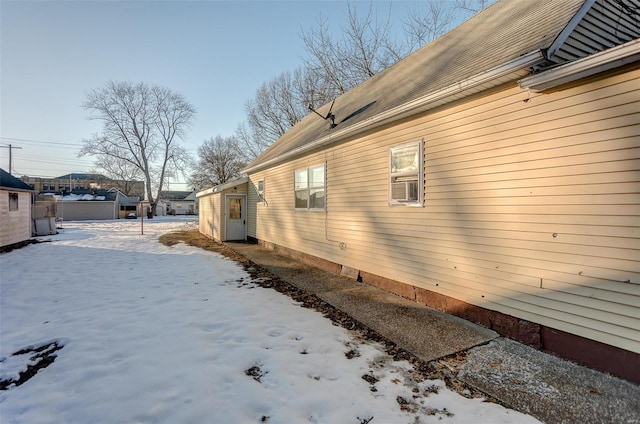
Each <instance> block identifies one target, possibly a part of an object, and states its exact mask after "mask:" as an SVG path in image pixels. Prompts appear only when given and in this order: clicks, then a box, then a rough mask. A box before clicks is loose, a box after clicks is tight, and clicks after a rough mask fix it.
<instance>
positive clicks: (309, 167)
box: [293, 163, 327, 212]
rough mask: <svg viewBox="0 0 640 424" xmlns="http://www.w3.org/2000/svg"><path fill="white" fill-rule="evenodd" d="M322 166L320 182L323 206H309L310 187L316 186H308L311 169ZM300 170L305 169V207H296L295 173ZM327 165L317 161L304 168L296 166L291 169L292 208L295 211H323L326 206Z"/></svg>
mask: <svg viewBox="0 0 640 424" xmlns="http://www.w3.org/2000/svg"><path fill="white" fill-rule="evenodd" d="M319 167H322V172H323V182H322V183H323V184H322V189H323V191H324V206H323V207H322V208H311V207H309V204H310V203H311V189H312V188H317V187H309V181H311V178H310V177H311V170H312V169H313V168H319ZM302 170H306V171H307V188H306V190H307V207H306V208H298V207H296V173H297V172H298V171H302ZM326 194H327V166H326V164H325V163H319V164H316V165H310V166H307V167H306V168H297V169H295V170H294V171H293V208H294V210H296V211H311V212H324V211H325V210H326V208H327V197H326Z"/></svg>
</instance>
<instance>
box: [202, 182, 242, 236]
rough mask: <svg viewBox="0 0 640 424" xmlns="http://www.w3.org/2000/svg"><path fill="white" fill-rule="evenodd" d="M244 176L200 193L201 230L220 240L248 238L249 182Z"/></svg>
mask: <svg viewBox="0 0 640 424" xmlns="http://www.w3.org/2000/svg"><path fill="white" fill-rule="evenodd" d="M248 181H249V179H248V178H247V177H243V178H240V179H237V180H234V181H230V182H227V183H224V184H220V185H217V186H215V187H213V188H210V189H208V190H203V191H200V192H198V194H197V197H198V201H199V209H200V211H199V219H198V228H199V230H200V232H201V233H202V234H204V235H206V236H207V237H209V238H212V239H214V240H217V241H231V240H234V241H237V240H246V239H247V229H246V219H247V218H246V213H247V212H246V211H247V191H248V185H247V182H248Z"/></svg>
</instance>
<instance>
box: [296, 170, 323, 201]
mask: <svg viewBox="0 0 640 424" xmlns="http://www.w3.org/2000/svg"><path fill="white" fill-rule="evenodd" d="M294 180H295V183H294V187H295V188H294V190H295V208H296V209H307V210H312V209H315V210H321V209H322V210H323V209H324V207H325V197H324V193H325V186H324V164H322V165H316V166H312V167H309V168H303V169H296V171H295V175H294Z"/></svg>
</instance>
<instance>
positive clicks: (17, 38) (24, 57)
mask: <svg viewBox="0 0 640 424" xmlns="http://www.w3.org/2000/svg"><path fill="white" fill-rule="evenodd" d="M417 3H418V2H413V1H411V2H409V1H401V2H395V3H390V2H386V1H385V2H382V1H375V2H373V6H374V8H375V9H376V10H378V11H379V13H381V14H382V15H386V13H387V12H388V10H389V7H390V6H391V10H392V14H393V15H392V16H394V18H393V20H392V26H393V28H394V29H396V30H398V31H399V30H400V29H401V22H400V17H404V16H406V13H407V10H408V9H409V8H411V7H415V6H416V5H417ZM355 4H356V6H357V8H358V10H363V11H364V10H366V9H367V8H368V6H369V3H364V2H361V3H355ZM0 5H1V6H0V31H1V32H0V40H1V45H0V52H1V53H0V54H1V56H0V80H1V81H0V82H1V86H0V91H1V99H0V101H1V102H0V137H2V139H1V140H0V145H3V146H6V145H7V144H12V145H14V146H17V147H21V149H20V150H13V162H12V165H13V174H14V175H32V176H45V177H55V176H59V175H63V174H67V173H70V172H87V171H89V170H90V169H91V167H92V162H93V160H92V159H91V158H82V159H80V158H77V152H78V149H79V145H80V142H81V140H82V139H83V138H85V137H89V136H90V135H91V134H92V133H95V132H98V131H99V129H100V127H99V124H98V123H97V122H95V121H88V120H87V112H86V111H84V110H83V109H82V107H81V105H82V103H83V101H84V98H85V94H86V93H87V92H88V91H89V90H91V89H94V88H98V87H101V86H103V85H104V84H105V83H106V82H107V81H109V80H114V81H133V82H138V81H144V82H147V83H152V84H158V85H161V86H164V87H167V88H170V89H172V90H174V91H176V92H178V93H181V94H182V95H184V96H185V97H186V98H187V99H188V100H189V101H190V102H191V103H192V104H193V105H194V106H195V107H196V109H197V111H198V113H197V116H196V119H195V120H194V122H193V125H192V129H191V131H190V132H189V134H188V136H187V137H186V140H185V141H184V143H183V144H184V145H185V147H186V148H187V149H188V150H189V151H190V152H191V153H192V154H194V156H195V153H196V149H197V147H198V146H199V145H200V144H201V143H202V142H203V141H204V140H205V139H208V138H209V137H213V136H216V135H218V134H220V135H223V136H229V135H232V134H233V132H234V131H235V129H236V127H237V126H238V124H240V123H241V122H242V121H244V119H245V112H244V105H245V103H246V101H247V100H248V99H250V98H252V97H253V96H254V94H255V92H256V90H257V88H258V87H259V86H260V85H261V84H262V83H263V82H266V81H268V80H270V79H272V78H274V77H276V76H277V75H279V74H280V73H281V72H284V71H288V70H293V69H295V68H296V67H298V66H300V65H301V64H302V56H303V55H304V47H303V44H302V41H301V40H300V36H299V35H300V32H301V28H305V29H309V28H311V27H313V26H314V25H315V22H316V20H317V19H318V18H319V17H320V16H322V17H326V18H328V19H329V20H330V21H331V22H332V23H334V26H335V28H336V30H337V29H339V26H340V25H341V24H344V21H345V19H344V18H345V16H346V13H347V12H346V11H347V3H346V2H345V1H302V0H298V1H251V2H249V1H235V2H232V1H227V2H223V1H100V2H94V1H44V2H40V1H38V2H36V1H5V0H1V3H0ZM25 140H26V141H25ZM8 153H9V150H8V149H7V148H0V167H2V168H3V169H5V170H8V168H9V154H8ZM183 188H185V186H184V185H179V184H172V185H171V189H183Z"/></svg>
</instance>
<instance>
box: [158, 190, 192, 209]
mask: <svg viewBox="0 0 640 424" xmlns="http://www.w3.org/2000/svg"><path fill="white" fill-rule="evenodd" d="M158 202H159V203H160V202H162V203H164V204H165V208H166V211H167V213H168V214H171V215H196V214H197V213H198V199H197V198H196V192H195V190H194V191H161V192H160V194H159V195H158Z"/></svg>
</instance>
